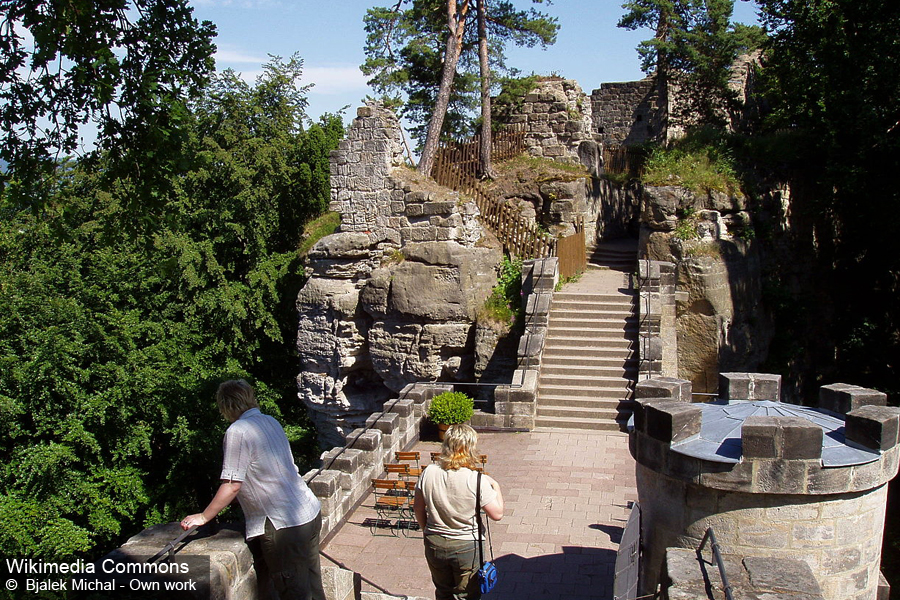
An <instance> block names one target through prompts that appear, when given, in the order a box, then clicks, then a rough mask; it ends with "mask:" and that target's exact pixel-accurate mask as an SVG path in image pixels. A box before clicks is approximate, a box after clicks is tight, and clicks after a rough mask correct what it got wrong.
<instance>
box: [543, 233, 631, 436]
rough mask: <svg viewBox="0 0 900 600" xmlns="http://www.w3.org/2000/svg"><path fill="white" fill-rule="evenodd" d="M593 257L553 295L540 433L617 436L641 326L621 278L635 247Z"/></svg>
mask: <svg viewBox="0 0 900 600" xmlns="http://www.w3.org/2000/svg"><path fill="white" fill-rule="evenodd" d="M598 250H599V249H595V251H594V252H593V253H592V254H591V255H590V256H591V259H590V260H591V263H590V265H589V268H588V270H587V271H586V272H585V273H584V274H583V275H582V276H581V279H580V280H579V281H578V282H576V283H573V284H569V285H566V286H565V287H564V288H563V290H561V291H559V292H555V293H554V294H553V303H552V306H551V309H550V319H549V328H548V331H547V338H546V340H545V342H544V352H543V358H542V361H541V372H540V379H539V381H538V393H537V396H538V399H537V417H536V420H535V425H536V426H538V427H552V428H566V429H598V430H618V429H619V423H618V419H619V417H620V413H622V414H623V415H624V413H625V411H626V410H627V409H628V408H629V405H630V402H631V395H632V391H633V389H634V384H635V381H636V379H637V370H638V364H637V362H638V361H637V333H638V322H637V314H636V307H635V295H634V292H633V291H632V290H631V289H630V287H629V284H630V277H629V275H628V274H626V273H625V272H623V271H627V272H628V273H629V274H630V273H631V272H632V271H633V265H634V264H635V261H636V247H635V245H633V244H631V245H626V244H617V245H616V246H615V247H613V248H604V249H602V251H598ZM629 250H630V251H629Z"/></svg>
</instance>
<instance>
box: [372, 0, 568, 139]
mask: <svg viewBox="0 0 900 600" xmlns="http://www.w3.org/2000/svg"><path fill="white" fill-rule="evenodd" d="M532 1H536V0H532ZM475 21H476V19H475V18H474V9H473V10H472V11H470V18H468V19H467V22H466V31H465V34H464V36H463V47H462V53H461V56H460V59H459V64H458V66H457V72H456V76H455V78H454V80H453V88H452V90H451V96H450V106H449V109H448V111H447V116H446V118H445V119H444V125H443V129H442V131H443V132H444V134H445V135H448V136H455V137H465V136H468V135H471V133H473V132H472V124H473V119H472V113H473V111H474V109H475V108H476V107H477V106H479V103H480V88H479V68H478V34H477V31H476V23H475ZM364 23H365V30H366V34H367V37H366V45H365V53H366V61H365V63H363V65H362V66H361V67H360V68H361V69H362V71H363V73H364V74H365V75H366V76H368V77H370V79H369V82H368V83H369V85H371V86H372V87H373V89H375V91H376V92H377V93H378V94H380V95H382V96H383V97H385V98H386V99H387V100H388V101H389V102H393V103H396V102H398V101H399V100H400V99H401V98H403V99H404V100H405V101H404V102H403V107H402V109H401V111H400V114H401V116H403V117H405V118H407V119H409V121H411V122H412V123H413V124H414V125H413V127H412V128H411V130H410V133H411V135H412V137H413V138H414V139H416V140H417V141H418V143H419V148H420V149H421V144H423V143H424V140H425V135H426V133H427V126H428V122H429V120H430V118H431V113H432V111H433V108H434V106H435V103H436V101H437V95H438V90H439V88H440V79H441V72H442V64H443V60H444V50H445V46H446V42H447V32H448V30H447V2H446V0H400V1H399V2H397V3H395V5H394V6H392V7H390V8H386V7H375V8H371V9H369V10H368V11H367V13H366V16H365V18H364ZM487 27H488V43H489V54H490V62H491V65H492V69H493V70H495V71H496V72H497V73H499V74H503V73H511V74H512V75H515V74H516V71H515V70H513V69H509V68H507V66H506V64H505V56H504V48H505V46H506V45H507V44H508V43H513V44H515V45H516V46H525V47H532V46H535V45H540V46H547V45H548V44H552V43H554V42H555V41H556V31H557V29H558V25H557V23H556V19H554V18H551V17H548V16H547V15H545V14H543V13H540V12H538V11H536V10H534V9H533V8H532V9H528V10H519V9H517V8H516V7H515V6H514V4H513V2H509V1H504V2H498V3H496V4H494V5H491V6H489V7H488V22H487ZM492 79H496V78H495V77H492Z"/></svg>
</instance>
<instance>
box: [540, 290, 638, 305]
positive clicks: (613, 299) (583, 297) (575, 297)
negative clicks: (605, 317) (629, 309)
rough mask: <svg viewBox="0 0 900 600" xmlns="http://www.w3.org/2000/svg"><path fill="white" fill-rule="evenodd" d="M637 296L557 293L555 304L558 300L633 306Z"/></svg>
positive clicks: (629, 293)
mask: <svg viewBox="0 0 900 600" xmlns="http://www.w3.org/2000/svg"><path fill="white" fill-rule="evenodd" d="M635 296H636V294H634V293H631V292H628V293H626V292H619V293H616V294H604V293H600V292H556V293H554V294H553V302H554V303H556V301H558V300H563V301H571V302H589V303H591V304H598V303H602V302H610V303H613V304H624V303H629V304H633V303H634V300H635Z"/></svg>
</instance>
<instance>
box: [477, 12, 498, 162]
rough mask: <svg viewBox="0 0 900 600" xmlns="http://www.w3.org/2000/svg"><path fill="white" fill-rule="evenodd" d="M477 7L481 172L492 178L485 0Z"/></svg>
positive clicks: (489, 73)
mask: <svg viewBox="0 0 900 600" xmlns="http://www.w3.org/2000/svg"><path fill="white" fill-rule="evenodd" d="M476 2H477V4H476V6H477V7H478V64H479V67H480V68H481V174H482V175H483V176H484V177H488V178H490V179H494V178H495V177H496V174H495V173H494V168H493V166H492V165H491V141H492V140H491V133H492V132H491V65H490V63H488V41H487V15H486V14H485V13H486V12H487V9H485V6H484V5H485V2H486V0H476Z"/></svg>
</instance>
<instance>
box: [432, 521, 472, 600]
mask: <svg viewBox="0 0 900 600" xmlns="http://www.w3.org/2000/svg"><path fill="white" fill-rule="evenodd" d="M425 560H426V561H428V569H429V570H430V571H431V581H432V583H434V598H435V600H478V599H479V598H481V583H480V582H479V581H478V577H476V574H477V573H478V567H479V565H478V548H477V547H476V545H475V542H474V540H451V539H449V538H445V537H443V536H440V535H433V534H432V535H426V536H425Z"/></svg>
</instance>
